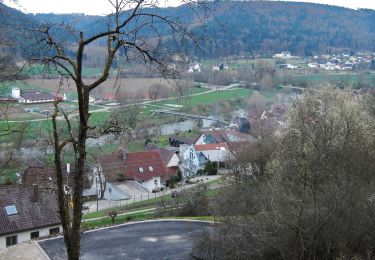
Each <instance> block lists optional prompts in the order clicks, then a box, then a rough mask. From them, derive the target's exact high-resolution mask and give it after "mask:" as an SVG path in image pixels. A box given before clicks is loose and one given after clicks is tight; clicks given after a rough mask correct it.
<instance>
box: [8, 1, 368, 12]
mask: <svg viewBox="0 0 375 260" xmlns="http://www.w3.org/2000/svg"><path fill="white" fill-rule="evenodd" d="M4 2H5V4H7V5H9V6H12V7H15V6H14V4H11V3H10V2H11V0H4ZM18 2H19V5H20V7H19V8H18V9H21V10H22V11H24V12H29V13H85V14H92V15H105V14H108V13H110V12H111V10H112V9H111V5H110V4H109V3H108V0H18ZM295 2H310V3H321V4H329V5H337V6H344V7H348V8H353V9H357V8H369V9H374V10H375V0H295ZM178 3H179V1H178V0H169V5H178Z"/></svg>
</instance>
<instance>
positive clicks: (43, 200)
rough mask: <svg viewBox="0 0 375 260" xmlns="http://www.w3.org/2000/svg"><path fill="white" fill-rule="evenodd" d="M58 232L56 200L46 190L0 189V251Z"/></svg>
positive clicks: (58, 218)
mask: <svg viewBox="0 0 375 260" xmlns="http://www.w3.org/2000/svg"><path fill="white" fill-rule="evenodd" d="M61 231H62V229H61V222H60V216H59V213H58V206H57V200H56V198H55V196H53V193H51V192H50V191H49V190H46V189H41V188H38V186H37V185H33V186H29V185H27V186H25V185H11V186H3V187H0V249H4V248H6V247H9V246H12V245H15V244H18V243H21V242H24V241H28V240H31V239H35V238H38V237H44V236H48V235H53V234H56V233H60V232H61Z"/></svg>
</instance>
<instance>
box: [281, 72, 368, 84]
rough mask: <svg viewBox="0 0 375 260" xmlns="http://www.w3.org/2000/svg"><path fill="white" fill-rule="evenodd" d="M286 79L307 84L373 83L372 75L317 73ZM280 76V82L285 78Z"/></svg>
mask: <svg viewBox="0 0 375 260" xmlns="http://www.w3.org/2000/svg"><path fill="white" fill-rule="evenodd" d="M285 77H286V78H288V79H289V78H290V79H293V80H305V81H307V82H323V81H328V82H329V81H345V82H351V83H358V82H360V81H364V82H367V83H370V82H374V81H375V74H374V73H368V74H365V73H318V74H306V75H287V76H285ZM285 77H283V76H280V77H279V78H280V80H282V79H283V78H285Z"/></svg>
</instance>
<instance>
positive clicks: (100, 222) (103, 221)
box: [82, 212, 153, 229]
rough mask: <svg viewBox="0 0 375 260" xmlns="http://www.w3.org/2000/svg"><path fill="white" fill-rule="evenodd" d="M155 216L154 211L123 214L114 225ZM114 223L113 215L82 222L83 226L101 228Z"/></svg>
mask: <svg viewBox="0 0 375 260" xmlns="http://www.w3.org/2000/svg"><path fill="white" fill-rule="evenodd" d="M151 218H153V213H152V212H141V213H135V214H129V215H123V216H118V217H116V219H115V222H114V223H113V224H114V225H119V224H123V223H125V222H130V221H140V220H146V219H151ZM113 224H112V219H111V217H109V216H108V217H106V218H103V219H98V220H93V221H85V222H83V223H82V227H83V228H88V229H91V228H99V227H104V226H110V225H113Z"/></svg>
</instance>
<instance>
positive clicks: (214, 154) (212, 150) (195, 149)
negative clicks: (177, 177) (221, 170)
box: [180, 143, 233, 178]
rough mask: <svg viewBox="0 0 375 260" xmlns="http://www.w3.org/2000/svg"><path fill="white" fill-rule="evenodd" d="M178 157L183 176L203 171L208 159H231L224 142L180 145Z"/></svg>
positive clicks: (214, 160)
mask: <svg viewBox="0 0 375 260" xmlns="http://www.w3.org/2000/svg"><path fill="white" fill-rule="evenodd" d="M180 157H181V164H180V168H181V171H182V174H183V176H184V177H185V178H186V177H191V176H195V175H197V174H199V172H203V170H204V168H205V166H206V163H207V162H208V161H211V162H218V163H224V162H226V161H228V160H232V159H233V155H232V154H231V152H230V150H229V149H228V147H227V145H226V143H210V144H198V145H194V144H192V145H181V146H180Z"/></svg>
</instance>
